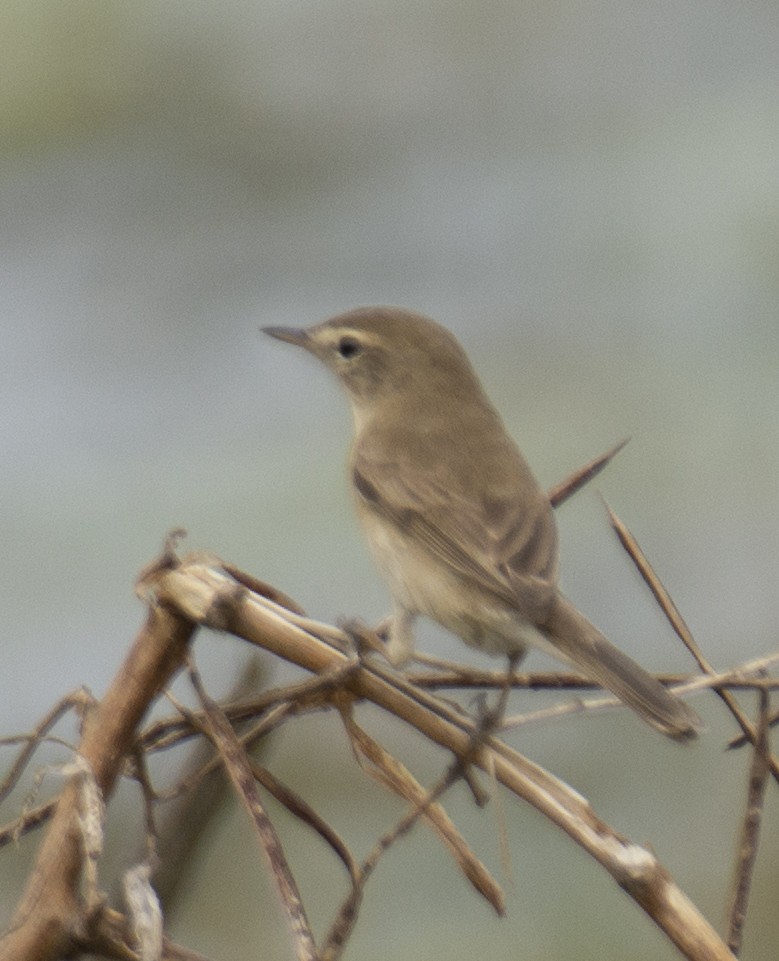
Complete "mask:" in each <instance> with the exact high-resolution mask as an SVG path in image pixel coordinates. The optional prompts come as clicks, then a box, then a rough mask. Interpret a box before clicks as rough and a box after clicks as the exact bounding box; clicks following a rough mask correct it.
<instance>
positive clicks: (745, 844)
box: [728, 691, 770, 956]
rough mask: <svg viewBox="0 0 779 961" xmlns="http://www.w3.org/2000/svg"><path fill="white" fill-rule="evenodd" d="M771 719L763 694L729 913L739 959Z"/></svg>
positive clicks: (731, 940)
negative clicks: (769, 719)
mask: <svg viewBox="0 0 779 961" xmlns="http://www.w3.org/2000/svg"><path fill="white" fill-rule="evenodd" d="M768 718H769V696H768V692H767V691H760V694H759V713H758V723H757V743H756V744H755V747H754V750H753V752H752V764H751V766H750V769H749V788H748V792H747V803H746V810H745V811H744V823H743V825H742V827H741V839H740V842H739V847H738V853H737V861H736V871H735V878H734V885H733V894H732V897H731V907H730V912H729V916H730V921H729V924H728V946H729V947H730V950H731V951H732V952H733V954H735V955H736V956H738V955H739V954H740V953H741V942H742V938H743V934H744V923H745V922H746V916H747V905H748V903H749V891H750V888H751V886H752V874H753V871H754V867H755V860H756V858H757V848H758V842H759V840H760V822H761V820H762V815H763V800H764V798H765V789H766V782H767V780H768V773H769V758H770V749H769V744H768Z"/></svg>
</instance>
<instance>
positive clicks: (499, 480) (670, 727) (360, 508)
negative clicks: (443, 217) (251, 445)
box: [264, 307, 700, 740]
mask: <svg viewBox="0 0 779 961" xmlns="http://www.w3.org/2000/svg"><path fill="white" fill-rule="evenodd" d="M264 330H265V333H267V334H270V335H271V336H272V337H276V338H278V339H279V340H284V341H287V342H289V343H291V344H297V345H298V346H300V347H303V348H305V349H306V350H307V351H309V353H311V354H313V355H314V356H315V357H317V358H318V359H319V360H320V361H322V363H324V365H325V366H326V367H327V368H329V370H331V371H332V372H333V373H334V374H335V375H336V377H337V378H338V380H339V381H340V382H341V384H342V386H343V387H344V389H345V391H346V394H347V397H348V399H349V401H350V404H351V408H352V414H353V417H354V430H355V434H354V443H353V445H352V449H351V455H350V459H349V476H350V480H351V485H352V488H353V492H354V497H355V501H356V505H357V515H358V518H359V520H360V523H361V526H362V528H363V531H364V533H365V536H366V538H367V540H368V544H369V545H370V548H371V551H372V553H373V555H374V557H375V560H376V563H377V565H378V567H379V570H380V572H381V573H382V575H383V577H384V579H385V580H386V582H387V584H388V586H389V589H390V593H391V595H392V604H393V616H392V619H391V622H390V625H389V628H388V634H387V644H386V654H387V657H388V658H389V660H390V661H391V662H393V663H395V664H402V663H403V662H404V661H406V660H407V659H408V658H409V657H410V656H411V654H412V653H413V622H414V619H415V617H416V616H417V615H418V614H423V615H426V616H427V617H430V618H432V619H433V620H435V621H437V622H438V623H439V624H442V625H443V626H444V627H445V628H447V629H448V630H450V631H452V632H453V633H454V634H457V635H458V636H459V637H460V638H462V640H463V641H465V643H466V644H470V645H471V646H473V647H476V648H479V649H481V650H483V651H488V652H489V653H492V654H504V655H506V656H508V658H509V664H510V669H511V668H513V666H514V665H515V664H516V663H517V662H518V660H519V659H520V658H521V657H522V656H523V654H524V653H525V649H526V647H527V646H528V645H532V646H535V647H538V648H541V649H542V650H545V651H547V652H549V653H551V654H553V655H554V656H555V657H557V658H560V659H562V660H563V661H566V662H569V663H571V664H573V665H575V666H576V667H577V668H579V669H580V670H581V671H582V672H583V673H584V674H586V675H587V676H588V677H590V678H591V679H592V680H594V681H596V682H597V683H598V684H600V685H602V686H603V687H605V688H608V690H610V691H611V692H612V693H614V694H616V695H617V697H618V698H620V699H621V700H622V701H623V702H624V703H625V704H626V705H627V706H628V707H630V708H632V709H633V710H634V711H635V712H636V713H637V714H638V715H639V716H640V717H641V718H642V719H643V720H644V721H646V722H647V723H648V724H650V725H652V727H655V728H657V729H658V730H659V731H662V732H663V733H664V734H667V735H668V736H669V737H672V738H676V739H678V740H684V739H687V738H691V737H693V736H695V734H696V732H697V730H698V728H699V727H700V721H699V719H698V717H697V715H696V714H695V713H694V711H692V710H691V709H690V708H689V707H688V706H687V705H686V704H684V703H683V702H682V701H680V700H679V699H678V698H676V697H675V696H674V695H673V694H671V693H669V692H668V691H667V690H666V689H665V688H664V687H663V686H662V685H661V684H660V683H659V682H658V681H657V680H656V679H655V678H653V677H652V676H651V675H650V674H648V673H647V672H646V671H645V670H644V669H643V668H641V667H639V665H638V664H636V663H635V662H634V661H632V660H631V659H630V658H629V657H628V656H627V655H626V654H623V653H622V651H620V650H619V649H618V648H616V647H614V645H613V644H611V643H610V642H609V641H608V640H607V639H606V638H605V637H604V636H603V634H601V632H600V631H599V630H598V629H597V628H596V627H595V626H594V625H593V624H591V623H590V622H589V621H588V620H587V618H585V617H584V615H583V614H581V613H580V612H579V611H578V610H577V609H576V607H574V605H573V604H572V603H571V602H570V601H569V600H568V598H567V597H565V595H564V594H562V593H561V591H560V589H559V587H558V584H557V554H558V550H557V527H556V523H555V518H554V513H553V510H552V507H551V504H550V503H549V499H548V497H547V495H546V494H545V493H544V491H543V490H542V489H541V487H540V486H539V484H538V482H537V481H536V479H535V477H534V476H533V474H532V472H531V470H530V468H529V467H528V465H527V463H526V461H525V459H524V457H523V456H522V454H521V453H520V451H519V448H518V447H517V446H516V444H515V443H514V441H513V440H512V439H511V437H510V436H509V434H508V433H507V431H506V429H505V427H504V425H503V422H502V421H501V418H500V416H499V414H498V412H497V411H496V410H495V408H494V407H493V405H492V403H491V402H490V400H489V399H488V397H487V395H486V394H485V392H484V390H483V388H482V386H481V384H480V383H479V380H478V378H477V376H476V373H475V372H474V370H473V367H472V366H471V363H470V361H469V360H468V357H467V356H466V354H465V351H464V350H463V349H462V347H461V346H460V344H459V343H458V341H457V340H456V339H455V337H454V336H453V335H452V334H451V333H450V332H449V331H448V330H446V329H445V328H444V327H441V326H440V325H439V324H437V323H435V321H433V320H430V319H429V318H428V317H424V316H422V315H421V314H417V313H413V312H411V311H408V310H402V309H400V308H397V307H363V308H358V309H357V310H352V311H350V312H348V313H345V314H341V315H339V316H337V317H334V318H332V319H331V320H328V321H326V322H325V323H322V324H319V325H317V326H315V327H311V328H308V329H298V328H289V327H266V328H264Z"/></svg>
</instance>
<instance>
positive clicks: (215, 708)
mask: <svg viewBox="0 0 779 961" xmlns="http://www.w3.org/2000/svg"><path fill="white" fill-rule="evenodd" d="M189 676H190V679H191V681H192V685H193V687H194V688H195V690H196V691H197V695H198V697H199V698H200V703H201V704H202V705H203V710H204V712H205V724H204V732H205V733H206V734H207V736H208V738H209V740H210V741H211V743H212V744H213V745H214V747H216V749H217V750H218V751H219V754H220V756H221V758H222V762H223V763H224V766H225V770H226V771H227V773H228V775H229V777H230V780H231V781H232V782H233V787H234V788H235V790H236V793H237V794H238V796H239V798H240V799H241V802H242V803H243V805H244V807H245V808H246V811H247V813H248V814H249V816H250V817H251V819H252V821H253V822H254V827H255V830H256V831H257V836H258V838H259V840H260V843H261V845H262V848H263V850H264V851H265V854H266V856H267V858H268V862H269V863H270V867H271V870H272V872H273V876H274V878H275V880H276V887H277V890H278V892H279V895H280V897H281V903H282V905H283V906H284V910H285V911H286V914H287V921H288V923H289V927H290V931H291V933H292V940H293V945H294V948H295V953H296V955H297V957H298V959H299V961H318V959H319V954H318V952H317V949H316V944H315V942H314V936H313V934H312V933H311V926H310V925H309V923H308V918H307V917H306V911H305V908H304V907H303V900H302V898H301V897H300V892H299V890H298V887H297V884H296V882H295V879H294V877H293V876H292V872H291V871H290V868H289V865H288V863H287V859H286V857H285V855H284V849H283V848H282V845H281V841H280V840H279V837H278V835H277V834H276V831H275V829H274V827H273V825H272V823H271V821H270V818H269V817H268V814H267V812H266V811H265V808H264V806H263V804H262V802H261V800H260V796H259V794H258V793H257V787H256V785H255V783H254V777H253V775H252V771H251V766H250V764H249V759H248V758H247V756H246V752H245V751H244V749H243V748H242V747H241V744H240V742H239V741H238V738H237V737H236V735H235V731H233V729H232V727H230V723H229V721H228V720H227V718H226V717H225V716H224V714H223V713H222V711H221V709H220V708H219V705H218V704H217V703H216V701H214V700H212V699H211V698H210V697H209V695H208V694H207V693H206V691H205V688H204V687H203V684H202V682H201V680H200V675H199V674H198V673H197V671H196V670H195V667H194V664H193V663H191V662H190V666H189Z"/></svg>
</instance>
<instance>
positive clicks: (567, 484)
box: [547, 437, 630, 507]
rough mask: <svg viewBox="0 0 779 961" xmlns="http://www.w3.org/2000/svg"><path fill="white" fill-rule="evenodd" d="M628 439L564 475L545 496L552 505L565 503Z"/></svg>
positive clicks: (598, 471)
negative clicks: (564, 477) (562, 479)
mask: <svg viewBox="0 0 779 961" xmlns="http://www.w3.org/2000/svg"><path fill="white" fill-rule="evenodd" d="M629 440H630V438H629V437H626V438H625V439H624V440H621V441H620V442H619V443H618V444H617V445H616V446H615V447H612V448H611V450H609V451H606V453H605V454H601V455H600V457H596V458H594V459H593V460H591V461H590V462H589V464H585V465H584V467H580V468H579V470H577V471H574V473H573V474H571V475H570V477H566V479H565V480H564V481H562V482H561V483H560V484H556V485H555V486H554V487H551V488H550V489H549V490H548V491H547V497H548V498H549V502H550V503H551V505H552V507H559V506H560V505H561V504H563V503H565V501H567V500H568V498H569V497H573V495H574V494H575V493H576V492H577V491H579V490H581V488H582V487H584V485H585V484H587V483H588V482H589V481H591V480H592V479H593V477H597V476H598V474H600V472H601V471H602V470H603V468H604V467H606V466H607V464H610V463H611V461H612V460H613V459H614V458H615V457H616V456H617V454H618V453H619V452H620V451H621V450H622V448H623V447H624V446H625V444H627V442H628V441H629Z"/></svg>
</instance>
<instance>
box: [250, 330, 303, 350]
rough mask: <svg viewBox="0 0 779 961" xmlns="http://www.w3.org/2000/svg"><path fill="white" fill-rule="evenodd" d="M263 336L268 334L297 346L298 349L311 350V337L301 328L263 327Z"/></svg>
mask: <svg viewBox="0 0 779 961" xmlns="http://www.w3.org/2000/svg"><path fill="white" fill-rule="evenodd" d="M262 332H263V333H264V334H270V336H271V337H275V338H276V339H277V340H286V342H287V343H288V344H297V345H298V347H305V348H307V349H308V350H310V349H311V335H310V334H309V332H308V331H307V330H304V329H303V328H302V327H263V328H262Z"/></svg>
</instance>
